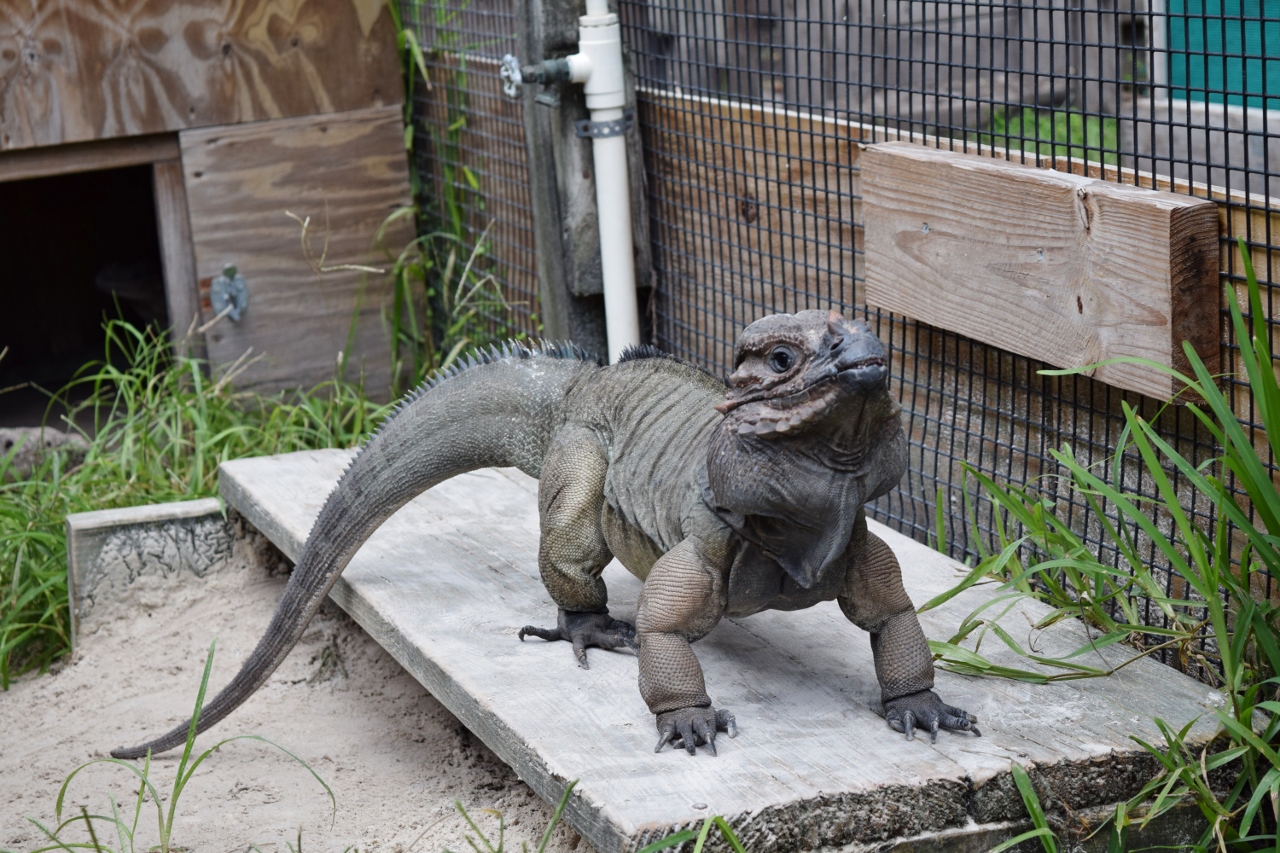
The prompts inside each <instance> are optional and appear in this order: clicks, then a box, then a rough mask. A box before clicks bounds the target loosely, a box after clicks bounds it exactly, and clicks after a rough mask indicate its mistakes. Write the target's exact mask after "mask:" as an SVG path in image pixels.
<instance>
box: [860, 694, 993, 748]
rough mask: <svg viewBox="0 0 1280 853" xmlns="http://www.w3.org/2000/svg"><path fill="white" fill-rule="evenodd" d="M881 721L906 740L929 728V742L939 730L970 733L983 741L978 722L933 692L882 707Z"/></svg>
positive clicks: (895, 701)
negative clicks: (940, 728)
mask: <svg viewBox="0 0 1280 853" xmlns="http://www.w3.org/2000/svg"><path fill="white" fill-rule="evenodd" d="M884 706H885V707H884V711H885V714H884V718H885V721H886V722H887V723H888V724H889V728H891V729H893V730H894V731H895V732H902V733H903V734H905V735H906V736H907V740H914V739H915V732H916V728H917V727H919V728H923V727H925V726H928V727H929V740H930V741H936V740H937V739H938V728H939V727H942V728H944V729H950V730H952V731H959V732H973V734H974V736H975V737H982V732H980V731H978V726H977V722H978V718H977V717H975V716H974V715H973V714H970V713H969V712H968V711H965V710H963V709H961V708H957V707H955V706H954V705H948V704H947V703H946V702H943V701H942V699H941V698H939V696H938V694H937V693H934V692H933V691H932V690H921V691H920V692H919V693H912V694H910V695H907V696H899V697H898V698H897V699H890V700H889V701H888V702H885V703H884Z"/></svg>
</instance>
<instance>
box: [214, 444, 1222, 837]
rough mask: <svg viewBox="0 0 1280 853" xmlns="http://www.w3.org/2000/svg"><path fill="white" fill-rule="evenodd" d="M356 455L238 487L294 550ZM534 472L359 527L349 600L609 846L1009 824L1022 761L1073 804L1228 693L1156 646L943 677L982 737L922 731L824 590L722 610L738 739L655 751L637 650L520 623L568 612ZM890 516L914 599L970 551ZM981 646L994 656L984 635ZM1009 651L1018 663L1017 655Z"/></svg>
mask: <svg viewBox="0 0 1280 853" xmlns="http://www.w3.org/2000/svg"><path fill="white" fill-rule="evenodd" d="M349 458H350V453H349V452H348V451H308V452H302V453H294V454H288V455H285V456H279V457H264V458H257V459H243V460H236V461H233V462H227V463H224V464H223V466H222V469H221V488H222V494H223V497H224V498H225V500H226V501H227V503H228V504H230V505H231V506H233V507H235V508H236V509H237V510H238V511H239V512H240V513H241V514H243V515H244V516H245V517H246V518H247V519H248V520H249V521H250V522H252V523H253V524H254V525H255V526H257V527H258V529H259V530H261V531H262V532H263V533H264V534H266V535H267V536H268V538H270V539H271V540H272V541H273V542H274V543H275V544H276V546H277V547H279V548H280V549H281V550H282V551H283V552H284V553H285V554H287V555H289V556H290V557H292V558H296V556H297V554H298V553H299V551H300V550H301V547H302V543H303V542H304V540H305V538H306V536H307V534H308V532H309V530H310V527H311V525H312V522H313V520H314V519H315V517H316V515H317V514H318V513H319V511H320V507H321V505H322V504H323V502H324V499H325V497H326V496H327V494H328V492H329V491H330V490H331V489H332V487H333V485H334V483H336V481H337V479H338V477H339V475H340V474H341V471H342V469H343V467H344V466H345V465H346V462H347V460H348V459H349ZM536 492H537V483H536V481H534V480H532V479H530V478H528V477H526V476H524V475H523V474H520V473H518V472H515V471H511V470H486V471H480V472H476V473H473V474H469V475H466V476H463V477H458V478H455V479H453V480H451V481H448V482H446V483H444V484H442V485H440V486H438V487H437V488H435V489H433V490H431V491H430V492H428V493H427V494H425V495H423V496H421V497H419V498H418V499H416V500H415V501H413V502H412V503H411V504H410V505H408V506H406V507H405V508H404V509H403V510H401V511H400V512H399V513H397V514H396V516H395V517H393V518H392V519H391V520H390V521H388V522H387V524H385V525H384V526H383V527H382V529H381V530H379V531H378V532H377V533H376V534H375V535H374V536H373V538H371V539H370V540H369V542H367V543H366V545H365V546H364V548H363V549H361V551H360V553H359V554H358V555H357V556H356V558H355V560H353V561H352V563H351V565H350V566H349V567H348V568H347V570H346V572H345V573H344V575H343V577H342V579H341V580H340V581H339V583H338V585H337V586H336V587H335V589H334V592H333V598H334V599H335V600H336V601H337V602H338V604H339V605H341V606H342V607H343V608H344V609H346V610H347V611H348V612H349V613H351V615H352V616H353V617H354V618H355V619H356V620H357V621H358V622H359V623H360V624H361V625H363V626H364V628H365V629H366V630H367V631H369V633H370V634H372V635H373V636H374V637H375V638H377V639H378V641H379V642H380V643H381V644H382V645H383V646H384V647H385V648H387V649H388V650H389V651H390V652H391V654H392V655H393V656H394V657H395V658H396V659H397V660H398V661H399V662H400V663H401V664H402V665H403V666H404V667H405V668H406V669H408V670H409V671H410V672H411V673H413V674H414V675H415V676H416V677H417V678H418V680H419V681H421V682H422V683H423V684H424V685H425V686H426V687H427V688H428V689H429V690H430V691H431V692H432V693H433V694H434V695H435V696H436V697H437V698H438V699H440V701H441V702H443V703H444V704H445V705H446V706H447V707H448V708H449V709H450V710H451V711H452V712H453V713H454V714H456V715H457V716H458V717H459V718H460V719H461V720H462V721H463V722H464V723H465V724H466V725H467V726H468V727H469V728H470V729H471V730H472V731H473V732H475V733H476V734H477V735H478V736H479V737H480V738H481V739H482V740H484V742H485V743H486V744H488V746H489V747H490V748H491V749H493V750H494V752H496V753H497V754H498V755H499V756H501V757H502V758H503V760H505V761H507V762H508V763H509V764H511V765H512V767H514V768H515V769H516V771H517V772H518V773H519V774H520V776H521V777H522V778H523V779H524V780H525V781H527V782H528V783H529V785H530V786H531V787H532V788H533V789H534V790H535V791H537V792H538V793H539V794H540V795H541V796H542V797H544V798H546V799H547V800H548V801H551V802H554V801H556V800H558V799H559V797H560V796H561V794H562V793H563V791H564V788H565V786H566V785H567V783H568V782H569V781H570V780H573V779H577V780H579V782H578V787H577V788H576V790H575V794H574V796H573V798H572V799H571V801H570V806H569V808H568V811H567V816H568V820H569V821H570V823H571V824H572V825H573V826H574V828H575V829H577V830H578V831H579V832H580V833H581V834H582V835H583V836H584V837H585V838H587V840H588V841H589V842H590V843H591V844H592V845H593V846H595V847H596V848H597V849H599V850H601V851H605V852H606V853H613V851H628V850H635V849H637V848H638V847H640V846H643V845H644V844H646V843H648V842H650V841H652V840H654V839H656V838H660V837H662V836H663V835H665V834H666V833H668V832H670V831H673V830H674V829H676V828H680V827H685V826H689V825H692V824H694V823H697V822H700V821H701V820H702V818H704V817H705V816H707V815H710V814H722V815H724V816H725V817H726V818H728V819H729V820H731V821H732V822H733V824H734V825H735V827H736V828H738V829H739V830H740V832H741V834H742V836H743V838H744V840H745V841H746V842H747V844H748V849H757V850H766V849H767V850H781V851H787V850H797V849H812V848H813V847H817V846H823V845H845V844H857V845H864V844H872V843H875V844H877V845H878V846H879V848H880V849H886V848H889V847H894V846H901V847H908V848H911V849H917V846H918V843H919V841H920V840H923V839H927V838H929V837H933V838H940V837H942V836H939V835H938V834H939V833H941V834H943V835H944V836H951V835H954V836H956V837H957V838H960V837H962V836H963V837H968V838H969V840H970V842H972V841H973V840H974V838H973V836H974V835H981V836H982V837H983V838H985V839H990V838H991V834H990V833H991V830H992V829H994V828H995V827H996V826H997V825H999V824H1001V823H1003V822H1006V821H1017V820H1021V819H1023V818H1025V811H1024V810H1023V806H1022V803H1021V799H1020V797H1019V795H1018V793H1017V790H1016V788H1015V786H1014V784H1013V781H1012V777H1011V775H1010V773H1009V767H1010V764H1011V762H1015V761H1016V762H1019V763H1021V764H1023V765H1025V766H1029V767H1030V769H1031V771H1032V777H1033V779H1034V780H1035V781H1036V782H1037V784H1038V785H1039V786H1040V787H1041V790H1042V793H1043V794H1044V795H1045V796H1046V797H1047V798H1048V800H1049V801H1050V804H1051V805H1052V804H1054V803H1058V804H1060V805H1063V806H1066V807H1068V808H1070V809H1072V810H1074V811H1080V810H1083V809H1089V808H1091V807H1096V806H1105V805H1107V804H1110V803H1114V802H1116V801H1119V800H1121V799H1124V798H1126V797H1127V796H1128V795H1129V794H1131V793H1132V792H1133V791H1135V790H1136V788H1137V787H1138V786H1140V785H1141V784H1142V783H1143V782H1144V781H1145V780H1146V779H1147V778H1149V777H1150V775H1152V774H1153V773H1154V771H1155V766H1154V762H1152V761H1151V760H1150V759H1148V758H1147V756H1146V753H1145V752H1144V751H1143V750H1142V749H1141V748H1140V747H1138V746H1137V745H1136V744H1135V743H1134V742H1133V741H1132V740H1131V739H1130V736H1131V735H1135V736H1138V737H1141V738H1144V739H1147V740H1149V741H1155V742H1158V741H1159V740H1160V737H1159V732H1158V730H1157V729H1156V727H1155V725H1154V724H1153V723H1152V717H1157V716H1158V717H1161V718H1163V719H1165V720H1166V721H1168V722H1169V723H1170V724H1172V725H1174V726H1175V727H1176V726H1181V725H1183V724H1184V723H1186V722H1187V721H1189V720H1191V719H1193V718H1195V717H1202V719H1201V720H1200V722H1199V723H1197V724H1196V727H1195V729H1194V730H1193V736H1192V737H1193V739H1194V740H1198V741H1202V742H1203V741H1206V740H1207V739H1208V738H1209V737H1210V736H1211V735H1212V732H1213V728H1214V727H1213V724H1212V723H1211V722H1209V721H1208V720H1207V719H1205V718H1204V717H1203V716H1202V715H1208V717H1212V714H1210V713H1209V712H1210V711H1211V709H1212V708H1213V707H1214V704H1215V703H1216V702H1217V701H1219V697H1218V694H1217V693H1216V692H1215V691H1212V690H1210V689H1209V688H1208V687H1206V686H1205V685H1203V684H1200V683H1199V682H1196V681H1194V680H1192V679H1190V678H1187V677H1185V676H1182V675H1180V674H1178V673H1177V672H1175V671H1173V670H1171V669H1169V668H1167V667H1164V666H1162V665H1160V664H1158V663H1156V662H1153V661H1149V660H1144V661H1139V662H1137V663H1135V664H1133V665H1131V666H1129V667H1127V668H1125V669H1124V670H1123V671H1122V672H1121V673H1120V674H1118V675H1117V676H1114V677H1111V678H1106V679H1089V680H1082V681H1069V682H1058V683H1054V684H1051V685H1045V686H1034V685H1028V684H1021V683H1014V682H1007V681H1000V680H995V679H972V678H966V677H962V676H958V675H954V674H951V673H946V672H940V673H939V676H938V687H939V692H940V693H941V694H942V695H943V696H944V697H945V698H946V699H947V700H948V701H950V702H952V703H954V704H957V705H960V706H962V707H965V708H967V709H969V710H970V711H971V712H974V713H976V714H977V715H978V717H979V718H980V720H981V725H982V730H983V733H984V737H982V738H973V737H971V736H967V735H955V734H950V733H943V734H942V735H940V736H939V738H938V742H937V743H936V744H930V743H929V741H928V739H927V738H925V739H917V740H916V741H914V742H910V743H908V742H906V741H904V740H903V739H902V738H901V736H898V735H895V734H894V733H893V732H891V731H890V730H889V729H888V728H887V727H886V726H885V723H884V721H883V719H881V718H880V717H879V716H878V715H877V714H876V713H875V711H874V710H873V709H874V708H875V707H876V706H877V704H878V701H877V700H878V689H877V686H876V682H875V678H874V671H873V668H872V661H871V655H870V650H869V647H868V643H867V640H866V638H865V636H864V635H863V634H862V632H861V631H859V630H857V629H856V628H854V627H853V626H851V625H850V624H849V623H848V622H847V621H846V620H845V618H844V617H843V615H842V614H841V613H840V611H839V609H838V608H837V607H836V605H835V603H834V602H831V603H828V604H825V605H820V606H818V607H815V608H812V609H810V610H807V611H801V612H797V613H762V614H757V615H755V616H751V617H748V618H745V619H737V620H725V621H724V622H722V623H721V624H720V626H718V627H717V628H716V630H715V631H713V632H712V634H711V635H710V636H709V637H707V638H706V639H704V640H703V641H701V642H700V643H698V645H697V647H696V649H697V652H698V656H699V659H700V660H701V662H702V665H703V667H704V669H705V671H706V676H707V683H708V686H709V689H710V692H711V695H712V696H713V698H714V699H715V700H716V702H717V703H718V704H719V705H721V706H723V707H727V708H730V709H731V710H732V711H733V712H734V713H735V714H736V715H737V719H738V724H739V727H740V734H739V736H738V737H737V739H735V740H728V739H727V738H723V739H721V741H720V742H719V744H718V745H719V746H720V755H719V757H717V758H712V757H711V756H709V755H706V754H705V753H700V754H699V755H698V756H697V757H696V758H690V757H689V756H688V755H687V754H684V753H683V752H677V751H673V750H669V749H668V750H666V751H664V752H662V753H660V754H654V753H653V744H654V742H655V740H656V732H655V729H654V726H653V722H652V719H651V717H650V716H649V714H648V711H647V709H646V708H645V706H644V703H643V702H642V701H641V699H640V695H639V692H638V690H637V688H636V665H635V660H634V658H633V657H632V656H631V655H630V654H626V653H607V652H602V651H598V650H592V651H591V652H590V655H591V669H590V670H588V671H583V670H580V669H579V668H578V667H577V665H576V663H575V661H574V659H573V656H572V654H571V653H570V650H569V648H568V646H567V645H566V644H563V643H551V644H548V643H543V642H540V641H528V642H524V643H521V642H518V641H517V638H516V636H515V632H516V630H517V629H518V627H519V626H521V625H524V624H548V625H549V624H552V623H554V620H555V608H554V606H553V605H552V603H551V601H550V600H549V598H548V597H547V595H546V593H545V591H544V590H543V588H542V585H541V582H540V581H539V579H538V570H537V560H536V554H537V542H538V520H537V512H536V500H535V497H536ZM874 529H875V532H876V533H877V534H878V535H880V536H882V537H883V538H884V539H885V540H886V541H887V542H888V543H889V544H890V545H891V546H892V547H893V548H894V550H895V551H896V552H897V554H898V556H899V558H900V560H901V562H902V563H903V566H904V571H905V573H906V576H907V580H906V583H907V589H908V590H909V591H910V592H911V594H912V596H913V598H914V599H915V600H916V601H917V602H922V601H925V600H927V599H929V598H930V597H932V596H933V595H935V594H937V593H938V592H941V591H943V590H944V589H946V588H948V587H950V586H952V585H953V584H954V583H955V581H956V579H957V578H958V577H959V576H960V574H961V572H962V568H961V567H960V566H958V565H957V564H956V563H955V562H954V561H951V560H949V559H947V558H946V557H944V556H942V555H940V554H938V553H936V552H934V551H932V550H930V549H928V548H926V547H925V546H922V545H920V544H918V543H916V542H914V541H912V540H909V539H907V538H905V537H903V536H901V535H899V534H897V533H894V532H893V531H891V530H888V529H887V528H885V527H883V526H882V525H874ZM605 577H606V581H607V582H608V584H609V590H610V606H611V609H613V611H614V612H615V613H616V614H618V615H619V616H621V617H624V618H629V617H631V616H633V615H634V612H635V601H636V597H637V594H638V592H639V590H640V583H639V581H637V580H635V579H634V578H632V577H631V576H630V575H629V574H627V573H626V571H625V570H623V569H622V568H621V567H620V566H617V565H616V564H614V565H612V566H610V567H609V568H608V569H606V572H605ZM990 595H991V592H990V590H989V589H988V590H986V591H984V590H982V589H973V590H970V591H969V592H967V593H966V594H965V595H962V596H959V597H957V598H956V599H953V600H952V601H951V602H950V603H948V604H947V605H946V606H944V607H942V608H939V609H937V610H935V611H930V612H929V613H927V614H924V616H923V620H922V621H923V623H924V629H925V633H926V634H927V635H929V636H930V637H933V638H939V639H945V638H946V637H948V636H950V634H951V632H952V631H953V630H954V628H955V626H956V625H958V624H959V622H960V620H961V619H962V618H963V617H964V615H966V614H967V613H969V612H970V611H971V610H972V609H973V608H974V607H976V606H978V604H980V603H982V602H983V601H984V600H985V599H986V598H987V597H989V596H990ZM1036 615H1037V611H1035V610H1034V609H1033V608H1025V607H1024V608H1023V609H1022V610H1021V611H1020V612H1017V613H1013V614H1010V615H1009V616H1008V617H1006V619H1005V620H1004V624H1006V625H1007V626H1010V627H1011V630H1014V626H1018V625H1022V624H1025V625H1027V626H1029V624H1030V622H1028V621H1026V620H1033V619H1034V618H1035V617H1036ZM1015 633H1016V631H1015ZM1022 633H1023V634H1025V633H1026V631H1025V630H1024V631H1022ZM1085 639H1086V637H1085V635H1084V633H1083V629H1082V628H1081V627H1080V626H1078V625H1073V626H1062V627H1061V628H1058V629H1054V630H1051V631H1049V632H1046V633H1044V634H1042V635H1040V636H1039V638H1038V640H1037V646H1038V648H1039V649H1040V650H1041V651H1042V652H1044V653H1046V654H1050V655H1053V654H1055V653H1057V654H1061V653H1064V652H1065V651H1067V650H1069V649H1074V648H1077V647H1078V646H1080V645H1081V644H1082V643H1083V642H1085ZM983 651H984V652H986V653H989V654H991V656H992V657H993V658H995V659H997V660H1001V655H1000V654H999V653H997V650H995V649H994V648H991V647H990V645H988V646H984V649H983ZM1125 656H1126V655H1125V652H1124V650H1122V649H1116V648H1114V647H1112V648H1109V649H1105V650H1102V651H1101V652H1098V653H1092V654H1091V655H1090V656H1089V658H1090V659H1091V662H1092V663H1094V664H1098V665H1106V663H1107V662H1110V663H1112V664H1114V663H1118V662H1119V661H1120V660H1123V659H1124V657H1125ZM1003 662H1007V663H1010V664H1011V665H1018V666H1025V663H1024V662H1022V661H1021V660H1020V659H1017V658H1013V656H1012V655H1009V656H1008V657H1005V658H1003ZM966 829H967V830H971V832H966V831H965V830H966ZM1005 831H1007V828H1006V829H1005ZM922 836H923V838H922ZM913 839H915V840H913ZM926 846H930V845H929V844H928V843H927V842H926ZM943 846H944V847H948V848H950V847H952V846H955V845H943ZM966 846H967V845H965V844H960V847H966ZM960 847H957V848H956V849H960ZM935 849H940V848H935Z"/></svg>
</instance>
